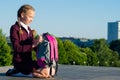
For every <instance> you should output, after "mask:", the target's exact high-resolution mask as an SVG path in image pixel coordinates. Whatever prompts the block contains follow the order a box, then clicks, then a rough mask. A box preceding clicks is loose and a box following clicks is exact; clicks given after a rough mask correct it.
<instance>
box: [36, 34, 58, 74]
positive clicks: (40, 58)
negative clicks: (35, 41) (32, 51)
mask: <svg viewBox="0 0 120 80" xmlns="http://www.w3.org/2000/svg"><path fill="white" fill-rule="evenodd" d="M42 36H43V39H44V41H43V42H42V43H40V44H39V45H38V49H37V54H36V55H37V63H38V65H39V66H40V67H43V68H44V67H50V68H52V67H53V68H55V71H56V73H57V69H58V43H57V40H56V38H55V37H54V36H53V35H51V34H49V33H43V35H42ZM51 70H52V69H51ZM51 72H52V71H50V73H51Z"/></svg>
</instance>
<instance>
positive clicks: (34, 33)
mask: <svg viewBox="0 0 120 80" xmlns="http://www.w3.org/2000/svg"><path fill="white" fill-rule="evenodd" d="M31 31H32V33H33V36H34V37H35V36H36V34H37V33H36V30H34V29H33V30H31Z"/></svg>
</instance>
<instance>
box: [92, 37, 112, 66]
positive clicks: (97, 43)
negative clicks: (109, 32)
mask: <svg viewBox="0 0 120 80" xmlns="http://www.w3.org/2000/svg"><path fill="white" fill-rule="evenodd" d="M91 49H92V50H93V51H94V52H95V53H96V54H97V57H98V60H99V65H100V66H109V64H110V60H111V59H112V51H111V50H110V49H109V47H108V44H107V42H106V40H105V39H99V40H97V39H95V40H94V44H93V46H91Z"/></svg>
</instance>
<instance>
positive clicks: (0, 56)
mask: <svg viewBox="0 0 120 80" xmlns="http://www.w3.org/2000/svg"><path fill="white" fill-rule="evenodd" d="M11 63H12V55H11V48H10V46H9V45H8V44H7V40H6V38H5V35H3V33H2V30H1V29H0V66H8V65H11Z"/></svg>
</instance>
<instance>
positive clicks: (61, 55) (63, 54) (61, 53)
mask: <svg viewBox="0 0 120 80" xmlns="http://www.w3.org/2000/svg"><path fill="white" fill-rule="evenodd" d="M57 42H58V52H59V64H68V61H67V60H68V56H67V54H66V51H65V48H64V45H63V42H62V40H60V39H59V38H57Z"/></svg>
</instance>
